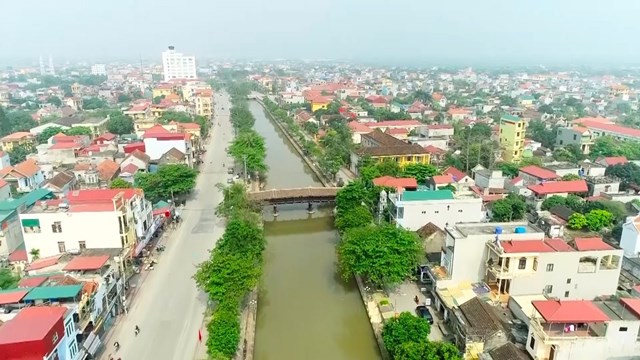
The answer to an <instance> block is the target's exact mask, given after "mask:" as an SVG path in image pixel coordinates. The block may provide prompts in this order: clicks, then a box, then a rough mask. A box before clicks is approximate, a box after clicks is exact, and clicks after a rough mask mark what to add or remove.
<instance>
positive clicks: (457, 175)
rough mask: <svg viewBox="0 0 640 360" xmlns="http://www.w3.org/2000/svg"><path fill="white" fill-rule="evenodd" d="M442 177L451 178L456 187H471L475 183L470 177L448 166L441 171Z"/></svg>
mask: <svg viewBox="0 0 640 360" xmlns="http://www.w3.org/2000/svg"><path fill="white" fill-rule="evenodd" d="M442 175H450V176H451V177H452V178H453V182H454V183H456V184H458V185H464V186H473V185H475V182H474V180H473V178H471V176H469V175H467V174H465V173H464V172H462V170H458V169H456V168H455V167H453V166H449V167H448V168H446V169H444V170H442Z"/></svg>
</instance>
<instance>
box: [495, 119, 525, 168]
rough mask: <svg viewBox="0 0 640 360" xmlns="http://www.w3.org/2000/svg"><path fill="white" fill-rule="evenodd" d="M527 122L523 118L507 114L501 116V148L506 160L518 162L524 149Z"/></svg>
mask: <svg viewBox="0 0 640 360" xmlns="http://www.w3.org/2000/svg"><path fill="white" fill-rule="evenodd" d="M524 133H525V123H524V120H522V119H521V118H519V117H517V116H514V115H509V114H505V115H502V117H501V118H500V149H502V158H503V159H504V161H508V162H517V161H520V159H522V151H523V150H524Z"/></svg>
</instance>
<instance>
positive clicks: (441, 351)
mask: <svg viewBox="0 0 640 360" xmlns="http://www.w3.org/2000/svg"><path fill="white" fill-rule="evenodd" d="M393 358H394V360H462V357H461V356H460V351H458V348H456V347H455V345H453V344H452V343H444V342H430V341H422V342H417V341H410V342H406V343H403V344H402V345H400V346H399V347H398V348H397V351H396V353H395V355H394V357H393Z"/></svg>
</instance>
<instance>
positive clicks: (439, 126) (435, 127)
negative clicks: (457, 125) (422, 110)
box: [427, 124, 453, 130]
mask: <svg viewBox="0 0 640 360" xmlns="http://www.w3.org/2000/svg"><path fill="white" fill-rule="evenodd" d="M427 129H433V130H441V129H453V125H448V124H431V125H427Z"/></svg>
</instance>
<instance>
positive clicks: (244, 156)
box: [242, 154, 247, 185]
mask: <svg viewBox="0 0 640 360" xmlns="http://www.w3.org/2000/svg"><path fill="white" fill-rule="evenodd" d="M242 160H243V162H244V184H245V185H246V184H247V155H246V154H245V155H242Z"/></svg>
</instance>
